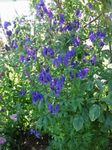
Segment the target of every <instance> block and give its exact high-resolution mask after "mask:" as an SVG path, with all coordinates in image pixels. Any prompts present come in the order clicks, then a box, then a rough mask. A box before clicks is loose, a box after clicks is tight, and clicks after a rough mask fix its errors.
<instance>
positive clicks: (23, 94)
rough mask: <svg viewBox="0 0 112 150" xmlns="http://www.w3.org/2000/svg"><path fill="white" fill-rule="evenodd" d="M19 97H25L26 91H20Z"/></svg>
mask: <svg viewBox="0 0 112 150" xmlns="http://www.w3.org/2000/svg"><path fill="white" fill-rule="evenodd" d="M18 95H19V96H25V95H26V91H25V90H23V89H22V90H21V91H20V92H19V94H18Z"/></svg>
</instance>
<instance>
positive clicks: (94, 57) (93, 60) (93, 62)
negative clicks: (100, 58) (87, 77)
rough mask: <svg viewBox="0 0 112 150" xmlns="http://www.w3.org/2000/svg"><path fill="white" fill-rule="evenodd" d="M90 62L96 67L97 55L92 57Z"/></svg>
mask: <svg viewBox="0 0 112 150" xmlns="http://www.w3.org/2000/svg"><path fill="white" fill-rule="evenodd" d="M90 62H91V63H92V65H95V63H96V55H93V56H92V58H91V59H90Z"/></svg>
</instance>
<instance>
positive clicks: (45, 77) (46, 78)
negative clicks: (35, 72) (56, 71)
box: [38, 69, 52, 84]
mask: <svg viewBox="0 0 112 150" xmlns="http://www.w3.org/2000/svg"><path fill="white" fill-rule="evenodd" d="M38 79H39V81H40V82H41V83H42V84H47V83H49V82H50V81H51V80H52V77H51V75H50V73H49V72H47V71H46V70H44V69H43V70H42V71H41V72H40V73H39V76H38Z"/></svg>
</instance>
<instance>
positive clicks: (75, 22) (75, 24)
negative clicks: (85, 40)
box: [72, 19, 80, 29]
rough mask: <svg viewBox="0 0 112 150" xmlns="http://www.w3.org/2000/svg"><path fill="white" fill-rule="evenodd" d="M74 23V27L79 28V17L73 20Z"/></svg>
mask: <svg viewBox="0 0 112 150" xmlns="http://www.w3.org/2000/svg"><path fill="white" fill-rule="evenodd" d="M72 24H73V27H74V28H75V29H79V28H80V22H79V20H78V19H76V20H74V21H73V22H72Z"/></svg>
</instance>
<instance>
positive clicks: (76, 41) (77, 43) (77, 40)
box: [73, 37, 80, 46]
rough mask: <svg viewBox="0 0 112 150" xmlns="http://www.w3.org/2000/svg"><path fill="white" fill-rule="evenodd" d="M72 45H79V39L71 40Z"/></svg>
mask: <svg viewBox="0 0 112 150" xmlns="http://www.w3.org/2000/svg"><path fill="white" fill-rule="evenodd" d="M73 44H74V46H79V45H80V38H79V37H75V38H74V39H73Z"/></svg>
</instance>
